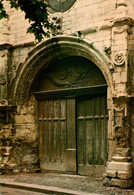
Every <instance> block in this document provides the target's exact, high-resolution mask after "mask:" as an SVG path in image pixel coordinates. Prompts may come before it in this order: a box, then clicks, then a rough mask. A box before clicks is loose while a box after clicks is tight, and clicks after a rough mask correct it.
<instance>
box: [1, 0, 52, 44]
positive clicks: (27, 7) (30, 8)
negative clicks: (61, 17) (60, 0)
mask: <svg viewBox="0 0 134 195" xmlns="http://www.w3.org/2000/svg"><path fill="white" fill-rule="evenodd" d="M3 1H4V0H0V20H1V19H2V18H7V17H8V15H7V13H6V11H5V8H4V4H3ZM6 1H8V2H9V3H10V5H11V8H15V9H20V10H22V11H24V12H25V19H28V21H29V23H30V27H29V28H28V30H27V32H28V33H33V34H34V35H35V38H36V39H37V40H38V41H41V40H42V39H43V38H44V37H49V36H50V33H51V31H54V29H55V26H54V24H53V23H52V22H50V21H49V19H48V12H47V4H46V3H45V1H44V0H6Z"/></svg>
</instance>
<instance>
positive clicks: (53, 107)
mask: <svg viewBox="0 0 134 195" xmlns="http://www.w3.org/2000/svg"><path fill="white" fill-rule="evenodd" d="M39 129H40V131H39V132H40V161H41V168H43V169H46V170H60V171H65V170H66V166H65V165H66V100H65V99H62V100H60V99H57V100H45V101H39Z"/></svg>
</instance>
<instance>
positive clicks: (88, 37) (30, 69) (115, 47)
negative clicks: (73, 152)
mask: <svg viewBox="0 0 134 195" xmlns="http://www.w3.org/2000/svg"><path fill="white" fill-rule="evenodd" d="M6 7H7V11H8V13H9V15H10V18H9V20H7V19H4V20H3V21H0V163H1V164H0V171H1V173H5V172H6V173H7V172H9V171H11V172H14V173H15V172H16V173H17V172H21V171H24V172H33V171H39V170H40V155H39V145H40V140H39V130H38V102H37V100H36V98H35V96H34V92H35V84H36V81H37V80H38V77H39V75H40V74H41V72H42V70H44V69H47V67H48V66H49V64H51V63H52V62H53V61H54V60H55V59H56V60H59V59H63V58H64V57H69V56H80V57H84V58H86V59H88V60H89V61H92V62H93V63H94V64H95V65H96V66H97V67H98V68H99V69H100V71H101V72H102V74H103V76H104V78H105V80H106V83H107V86H108V88H107V108H108V128H107V133H108V138H107V143H108V161H107V163H106V167H105V174H103V175H104V176H105V180H104V183H105V184H106V185H111V186H112V185H117V186H120V187H122V188H124V187H130V186H131V185H132V177H133V167H134V163H133V162H134V122H133V119H134V108H133V107H134V102H133V101H134V79H133V76H134V75H133V74H134V67H133V64H134V57H133V56H134V14H133V13H134V12H133V10H134V2H133V1H132V0H128V1H124V0H114V1H109V0H94V1H87V0H77V1H76V2H75V3H74V5H73V6H72V7H71V8H70V9H69V10H68V11H66V12H63V13H61V12H54V13H51V14H50V17H51V18H57V20H58V21H60V25H61V29H60V30H58V31H57V36H55V37H51V38H50V39H46V40H44V41H43V42H41V43H39V44H36V42H35V41H34V37H33V36H31V35H29V34H26V28H27V26H28V23H27V21H25V20H24V13H22V12H20V11H18V12H17V11H15V10H11V9H10V7H9V5H8V4H7V5H6ZM71 166H72V165H71Z"/></svg>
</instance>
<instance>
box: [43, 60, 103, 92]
mask: <svg viewBox="0 0 134 195" xmlns="http://www.w3.org/2000/svg"><path fill="white" fill-rule="evenodd" d="M47 78H48V79H49V80H50V81H51V83H53V85H55V86H57V87H63V88H74V87H78V86H84V84H85V85H86V84H87V83H89V85H95V84H96V85H97V84H105V79H104V77H103V75H102V74H101V72H100V70H99V69H98V68H97V67H95V66H94V65H93V64H92V63H91V62H90V63H89V61H87V60H86V61H85V60H79V61H78V60H77V61H76V59H75V58H73V60H72V61H67V62H66V60H65V61H60V62H59V64H57V65H56V66H55V67H54V68H53V69H51V71H50V72H48V73H47Z"/></svg>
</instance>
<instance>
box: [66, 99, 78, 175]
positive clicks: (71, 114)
mask: <svg viewBox="0 0 134 195" xmlns="http://www.w3.org/2000/svg"><path fill="white" fill-rule="evenodd" d="M75 103H76V102H75V99H74V98H69V99H67V163H66V170H67V171H71V172H76V105H75Z"/></svg>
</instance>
